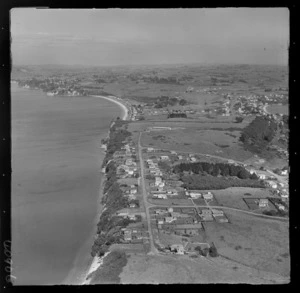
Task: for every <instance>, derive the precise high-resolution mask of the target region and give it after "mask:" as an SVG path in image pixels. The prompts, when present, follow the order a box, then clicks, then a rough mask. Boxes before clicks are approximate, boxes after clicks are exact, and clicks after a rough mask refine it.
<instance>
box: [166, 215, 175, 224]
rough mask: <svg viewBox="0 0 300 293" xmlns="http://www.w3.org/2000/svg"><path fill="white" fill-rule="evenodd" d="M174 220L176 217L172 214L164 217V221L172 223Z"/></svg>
mask: <svg viewBox="0 0 300 293" xmlns="http://www.w3.org/2000/svg"><path fill="white" fill-rule="evenodd" d="M174 221H176V217H173V216H171V217H165V222H166V223H172V222H174Z"/></svg>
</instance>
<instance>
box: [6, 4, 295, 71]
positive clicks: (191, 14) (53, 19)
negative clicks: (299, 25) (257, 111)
mask: <svg viewBox="0 0 300 293" xmlns="http://www.w3.org/2000/svg"><path fill="white" fill-rule="evenodd" d="M11 42H12V43H11V51H12V60H13V64H14V65H40V64H62V65H64V64H66V65H75V64H76V65H86V66H90V65H94V66H115V65H139V64H182V63H204V64H210V63H212V64H218V63H221V64H232V63H233V64H276V65H287V63H288V46H289V11H288V9H287V8H211V9H36V8H15V9H13V10H11Z"/></svg>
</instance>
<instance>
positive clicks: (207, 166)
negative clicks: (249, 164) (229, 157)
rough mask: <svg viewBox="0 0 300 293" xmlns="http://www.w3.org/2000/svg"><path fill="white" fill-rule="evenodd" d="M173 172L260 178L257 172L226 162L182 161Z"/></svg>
mask: <svg viewBox="0 0 300 293" xmlns="http://www.w3.org/2000/svg"><path fill="white" fill-rule="evenodd" d="M173 172H174V173H177V174H178V173H183V172H189V173H190V174H208V175H212V176H215V177H216V176H219V175H221V176H225V177H228V176H234V177H238V178H240V179H249V178H250V179H254V180H257V179H258V177H257V175H256V174H255V173H253V174H250V172H248V171H247V170H246V169H245V168H244V167H243V166H239V165H233V164H225V163H209V162H197V163H180V164H178V165H176V166H174V167H173Z"/></svg>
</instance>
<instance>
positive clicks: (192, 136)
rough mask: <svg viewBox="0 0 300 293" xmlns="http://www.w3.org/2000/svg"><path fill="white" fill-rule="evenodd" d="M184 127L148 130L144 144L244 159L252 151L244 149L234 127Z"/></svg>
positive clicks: (143, 137)
mask: <svg viewBox="0 0 300 293" xmlns="http://www.w3.org/2000/svg"><path fill="white" fill-rule="evenodd" d="M182 127H184V129H176V130H163V131H159V132H158V131H151V132H146V133H144V134H143V136H142V145H143V146H145V147H146V146H151V147H154V148H162V149H168V150H175V151H178V152H180V151H183V152H191V153H201V154H209V155H215V156H220V157H224V158H228V159H234V160H238V161H244V160H247V159H249V158H250V157H252V153H251V152H249V151H246V150H244V148H243V145H242V144H241V143H240V142H239V131H238V130H237V129H236V128H234V131H232V129H230V128H227V129H226V128H224V130H223V129H220V130H219V128H218V129H216V128H215V129H212V127H211V128H210V129H203V128H202V127H201V128H200V127H199V128H196V127H192V126H190V127H189V126H188V125H187V123H186V124H185V125H182Z"/></svg>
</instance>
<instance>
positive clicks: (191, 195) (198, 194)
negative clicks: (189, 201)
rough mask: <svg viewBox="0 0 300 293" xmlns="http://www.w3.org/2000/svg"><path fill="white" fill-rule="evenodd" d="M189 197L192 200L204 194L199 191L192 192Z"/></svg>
mask: <svg viewBox="0 0 300 293" xmlns="http://www.w3.org/2000/svg"><path fill="white" fill-rule="evenodd" d="M189 195H190V197H191V198H199V197H201V196H202V193H201V192H198V191H190V192H189Z"/></svg>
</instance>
